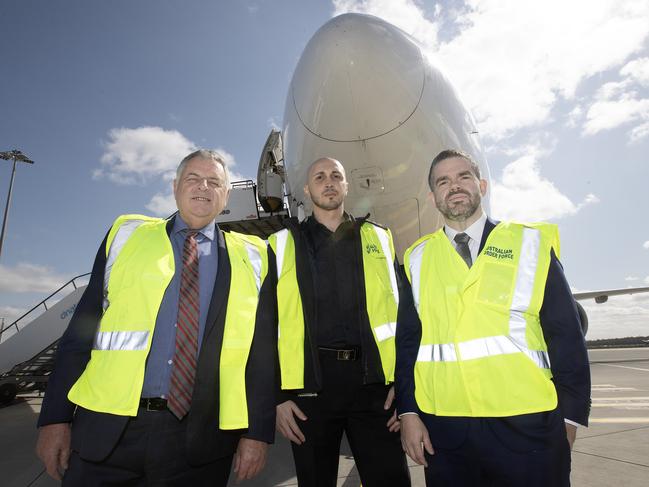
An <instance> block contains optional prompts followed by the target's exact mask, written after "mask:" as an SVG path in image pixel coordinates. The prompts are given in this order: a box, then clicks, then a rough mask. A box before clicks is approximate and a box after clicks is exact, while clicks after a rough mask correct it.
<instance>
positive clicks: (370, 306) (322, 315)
mask: <svg viewBox="0 0 649 487" xmlns="http://www.w3.org/2000/svg"><path fill="white" fill-rule="evenodd" d="M347 190H348V183H347V177H346V175H345V169H344V167H343V166H342V164H341V163H340V162H339V161H337V160H335V159H331V158H328V157H327V158H322V159H318V160H316V161H315V162H314V163H313V164H312V165H311V166H310V168H309V171H308V175H307V181H306V184H305V186H304V193H305V195H306V197H307V198H309V199H310V200H311V202H312V203H313V214H312V215H311V216H310V217H309V218H307V219H306V220H305V221H303V222H301V223H300V222H298V221H297V219H290V220H288V221H287V222H286V224H285V227H286V228H285V229H284V230H282V231H280V232H277V233H275V234H273V235H272V236H271V237H270V239H269V242H270V245H271V248H272V251H273V252H274V254H271V255H270V258H271V259H272V258H273V257H275V261H276V264H277V265H276V268H277V275H278V279H277V303H278V317H279V330H278V332H279V361H280V373H281V392H280V393H279V399H278V406H277V429H278V430H279V431H280V432H281V433H282V434H283V435H284V436H285V437H286V438H288V439H289V440H291V445H292V447H293V457H294V459H295V467H296V471H297V477H298V483H299V485H300V486H302V487H304V486H309V487H311V486H323V487H324V486H326V487H333V486H335V485H336V480H337V474H338V457H339V455H340V442H341V438H342V434H343V432H344V433H345V434H346V435H347V438H348V440H349V444H350V446H351V449H352V452H353V454H354V459H355V461H356V466H357V468H358V471H359V474H360V477H361V481H362V483H363V485H364V486H365V487H379V486H386V487H387V486H389V487H401V486H408V485H410V477H409V473H408V467H407V463H406V458H405V455H404V453H403V451H402V449H401V445H400V442H399V436H398V434H397V432H398V430H399V421H398V420H397V418H396V416H395V414H394V407H393V404H392V402H393V398H394V390H393V388H392V386H391V383H392V382H393V380H394V364H395V346H394V331H395V328H394V323H395V322H396V314H397V307H398V301H399V293H398V288H397V278H398V274H397V272H398V266H397V263H396V259H395V253H394V246H393V243H392V236H391V234H390V231H389V230H388V229H386V228H383V227H381V226H380V225H378V224H376V223H373V222H370V221H369V220H367V219H366V218H367V217H365V218H354V217H352V216H351V215H349V214H348V213H346V212H345V209H344V202H345V197H346V196H347Z"/></svg>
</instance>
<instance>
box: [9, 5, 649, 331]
mask: <svg viewBox="0 0 649 487" xmlns="http://www.w3.org/2000/svg"><path fill="white" fill-rule="evenodd" d="M349 11H357V12H363V13H370V14H373V15H378V16H380V17H382V18H384V19H385V20H387V21H389V22H392V23H394V24H396V25H398V26H399V27H401V28H402V29H404V30H405V31H406V32H408V33H410V34H411V35H413V36H414V37H415V38H417V39H418V40H419V41H420V42H421V43H422V45H423V46H424V47H425V49H426V51H427V52H428V54H429V55H431V56H433V57H435V58H436V59H438V60H439V61H440V62H441V63H442V65H443V66H445V69H446V72H447V74H448V76H449V77H450V79H451V80H453V81H454V83H455V84H456V86H457V88H458V90H459V92H460V94H461V95H462V96H463V98H464V100H465V103H466V104H467V106H468V107H469V108H470V109H471V110H472V111H473V113H474V116H475V118H476V121H477V124H478V128H479V131H480V133H481V136H482V141H483V145H484V146H485V148H486V155H487V159H488V161H489V164H490V168H491V175H492V181H491V182H492V200H491V206H492V209H493V212H494V214H495V216H497V217H501V218H508V217H511V218H517V219H542V220H549V221H554V222H557V223H558V224H559V226H560V230H561V234H562V260H563V263H564V265H565V268H566V273H567V275H568V278H569V280H570V282H571V285H572V286H573V288H574V289H576V290H589V289H605V288H618V287H627V286H643V285H645V286H646V285H649V265H648V264H649V224H647V217H646V215H647V209H648V208H649V204H648V203H647V189H646V187H647V180H648V179H649V164H648V162H649V5H647V2H644V1H620V0H617V1H612V0H611V1H607V0H602V1H598V2H585V1H583V2H582V1H573V2H559V1H555V0H548V1H546V2H538V1H523V0H517V1H514V0H509V1H505V0H471V1H466V2H462V1H450V2H432V1H425V2H424V1H408V0H368V1H354V0H335V1H324V0H322V1H320V0H309V1H298V0H295V1H283V0H276V1H270V0H266V1H264V0H249V1H245V0H243V1H223V2H210V1H203V2H199V1H185V2H180V1H159V0H157V1H153V0H150V1H139V0H138V1H112V2H105V1H103V2H102V1H99V0H83V1H80V0H77V1H67V2H50V1H44V0H43V1H34V0H21V1H14V0H6V1H4V2H2V3H0V19H1V20H2V31H1V32H0V36H1V37H0V39H1V40H0V63H1V64H0V66H2V69H1V70H0V150H10V149H13V148H18V149H20V150H22V151H24V152H25V153H26V154H27V155H28V156H29V157H31V158H32V159H33V160H34V161H36V164H34V165H33V166H27V165H20V166H19V167H18V172H17V177H16V182H15V186H14V195H13V201H12V209H11V214H10V220H9V228H8V235H7V237H6V241H5V247H4V249H3V255H2V256H1V257H0V317H2V316H4V317H6V318H7V319H8V320H11V319H13V318H15V317H16V316H18V315H19V314H20V313H21V312H22V311H24V310H26V309H28V308H29V307H31V306H32V305H33V304H35V303H36V302H37V301H38V300H39V299H40V298H42V297H43V296H45V295H46V294H49V292H51V291H53V290H54V289H56V288H57V287H58V286H59V285H61V284H62V283H64V282H65V281H66V280H67V279H69V278H70V277H72V276H75V275H77V274H81V273H83V272H87V271H88V270H89V269H90V267H91V264H92V259H93V258H94V254H95V252H96V248H97V245H98V244H99V242H100V241H101V239H102V237H103V236H104V234H105V232H106V231H107V229H108V227H109V226H110V223H111V222H112V220H113V219H114V217H115V216H117V215H119V214H121V213H147V214H161V215H166V214H167V212H168V211H169V205H170V199H169V194H170V193H169V187H170V184H171V183H170V174H171V172H172V171H173V170H174V169H175V166H176V164H177V162H178V160H179V158H181V157H182V156H183V155H185V154H186V153H187V152H189V151H190V150H192V149H194V148H196V147H208V148H219V149H220V150H222V151H224V152H225V153H226V154H227V157H228V160H229V162H230V164H231V169H232V171H233V172H234V173H235V174H238V175H240V176H246V177H251V176H253V175H254V174H256V166H257V162H258V159H259V154H260V151H261V149H262V146H263V143H264V141H265V138H266V136H267V135H268V132H269V131H270V129H271V127H273V126H281V123H282V116H283V109H284V101H285V97H286V92H287V88H288V84H289V82H290V79H291V75H292V72H293V69H294V68H295V65H296V63H297V61H298V59H299V56H300V54H301V52H302V49H303V48H304V46H305V45H306V43H307V41H308V40H309V38H310V37H311V36H312V35H313V33H314V32H315V31H316V30H317V29H318V27H320V26H321V25H322V24H323V23H325V22H326V21H327V20H328V19H330V18H331V17H332V16H333V15H335V14H338V13H343V12H349ZM10 174H11V165H10V164H9V163H7V162H5V161H0V201H2V203H3V204H4V201H5V198H6V191H7V189H8V184H9V178H10ZM587 311H589V316H590V319H591V332H590V337H591V338H602V337H608V336H626V335H638V334H644V335H649V295H645V296H642V295H639V296H634V297H618V298H612V299H611V300H610V301H609V303H607V304H606V305H597V306H595V305H594V304H593V305H590V304H589V305H587Z"/></svg>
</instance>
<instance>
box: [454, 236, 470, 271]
mask: <svg viewBox="0 0 649 487" xmlns="http://www.w3.org/2000/svg"><path fill="white" fill-rule="evenodd" d="M453 240H455V244H456V245H455V248H456V249H457V253H458V254H460V257H462V259H464V262H466V266H467V267H469V268H471V264H473V259H471V251H470V250H469V240H471V237H469V236H468V235H467V234H466V233H464V232H462V233H458V234H457V235H456V236H455V238H453Z"/></svg>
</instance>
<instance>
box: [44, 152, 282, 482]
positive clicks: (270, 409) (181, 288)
mask: <svg viewBox="0 0 649 487" xmlns="http://www.w3.org/2000/svg"><path fill="white" fill-rule="evenodd" d="M229 188H230V184H229V175H228V171H227V168H226V166H225V163H224V161H223V158H222V157H221V156H220V155H219V154H218V153H216V152H213V151H207V150H198V151H196V152H193V153H191V154H189V155H188V156H187V157H185V158H184V159H183V161H182V162H181V163H180V165H179V166H178V169H177V173H176V179H175V180H174V183H173V190H174V196H175V199H176V203H177V206H178V213H177V214H176V215H175V216H174V217H172V218H171V219H169V220H162V219H156V218H149V217H144V216H140V215H123V216H121V217H119V218H118V219H117V220H116V221H115V223H114V224H113V226H112V227H111V230H110V232H109V233H108V235H107V236H106V238H105V239H104V241H103V242H102V244H101V246H100V248H99V251H98V253H97V257H96V259H95V263H94V266H93V270H92V275H91V278H90V282H89V284H88V288H87V289H86V291H85V293H84V295H83V297H82V298H81V300H80V302H79V304H78V306H77V308H76V310H75V314H74V316H73V318H72V320H71V322H70V325H69V326H68V329H67V330H66V332H65V333H64V335H63V337H62V338H61V340H60V342H59V349H58V354H57V358H56V364H55V369H54V372H53V373H52V376H51V378H50V381H49V385H48V388H47V392H46V394H45V397H44V400H43V406H42V409H41V413H40V417H39V420H38V426H39V437H38V442H37V454H38V456H39V457H40V458H41V460H42V461H43V463H44V464H45V467H46V469H47V472H48V474H50V475H51V476H52V477H54V478H56V479H61V478H62V479H63V484H64V485H71V486H89V485H105V484H107V483H112V484H126V483H128V484H129V485H179V486H180V485H217V486H225V485H226V483H227V480H228V476H229V473H230V468H231V464H232V460H233V458H234V470H235V472H237V477H238V479H239V480H242V479H247V478H251V477H253V476H254V475H256V474H257V473H258V472H259V471H260V470H261V468H263V465H264V462H265V456H266V449H267V444H268V443H271V442H272V441H273V436H274V423H275V414H274V413H275V399H274V394H275V386H274V381H275V371H274V370H273V366H272V365H270V364H274V363H275V361H276V358H275V353H276V343H275V341H274V339H273V336H274V331H273V329H272V325H273V322H272V321H269V319H270V320H272V319H271V317H272V315H273V314H274V313H273V312H272V311H273V310H272V309H271V308H269V306H270V307H272V306H274V302H275V301H274V289H269V285H268V284H267V282H266V280H265V275H266V271H267V263H268V261H267V254H266V252H267V250H266V246H265V244H264V243H263V241H261V240H260V239H257V238H256V237H249V236H244V235H240V234H234V233H226V234H224V233H223V232H221V231H220V230H219V228H218V226H217V225H216V223H215V218H216V216H217V215H218V214H219V213H220V212H221V211H222V210H223V208H224V207H225V205H226V202H227V198H228V194H229ZM258 303H259V306H257V304H258ZM264 303H266V304H264ZM262 307H263V308H264V309H265V310H266V312H265V313H261V312H259V311H258V310H259V309H261V308H262ZM269 310H270V311H269ZM264 316H268V317H269V319H266V320H265V319H264Z"/></svg>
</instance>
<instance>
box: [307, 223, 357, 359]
mask: <svg viewBox="0 0 649 487" xmlns="http://www.w3.org/2000/svg"><path fill="white" fill-rule="evenodd" d="M301 226H302V230H303V233H304V236H305V241H306V244H307V248H308V251H309V257H310V259H309V261H310V263H311V267H312V275H313V287H314V289H315V319H316V329H317V334H316V344H317V346H319V347H331V348H345V347H350V346H354V347H357V346H360V344H361V334H360V300H359V292H360V291H361V290H362V289H361V284H360V283H361V282H362V281H361V280H360V278H359V277H360V276H359V272H362V268H363V267H362V265H361V262H360V261H359V260H360V255H359V251H358V241H357V238H356V237H355V235H354V232H355V230H354V219H353V217H351V216H348V215H345V221H344V222H342V223H341V224H340V225H339V226H338V228H337V229H336V231H335V232H332V231H331V230H329V229H328V228H327V227H325V226H324V225H322V224H321V223H319V222H318V221H317V220H316V219H315V218H314V217H313V216H311V217H309V218H308V219H307V220H306V221H304V222H303V223H302V224H301Z"/></svg>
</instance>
